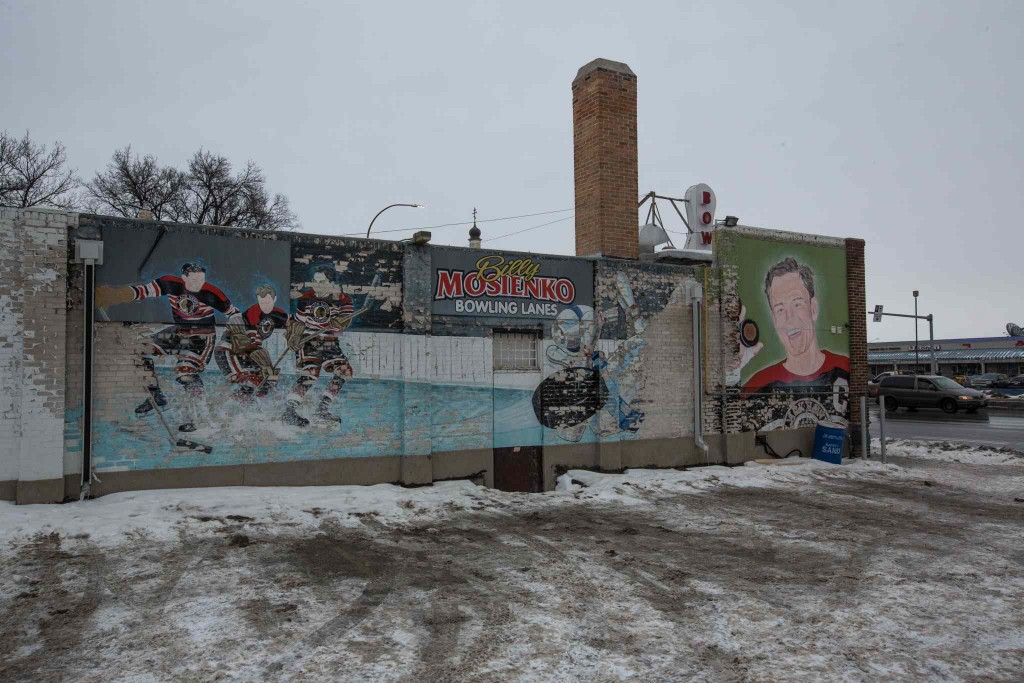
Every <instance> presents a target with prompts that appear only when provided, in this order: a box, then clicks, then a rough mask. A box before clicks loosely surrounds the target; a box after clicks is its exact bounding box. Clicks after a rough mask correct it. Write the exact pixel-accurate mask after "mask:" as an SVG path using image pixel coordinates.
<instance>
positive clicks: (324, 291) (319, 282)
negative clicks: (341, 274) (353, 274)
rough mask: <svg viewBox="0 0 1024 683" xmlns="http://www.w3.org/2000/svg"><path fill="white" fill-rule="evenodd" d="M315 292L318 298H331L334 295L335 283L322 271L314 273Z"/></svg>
mask: <svg viewBox="0 0 1024 683" xmlns="http://www.w3.org/2000/svg"><path fill="white" fill-rule="evenodd" d="M313 291H314V292H315V293H316V295H317V296H330V295H331V294H333V293H334V283H332V282H331V279H330V278H329V277H327V273H323V272H321V271H317V272H315V273H313Z"/></svg>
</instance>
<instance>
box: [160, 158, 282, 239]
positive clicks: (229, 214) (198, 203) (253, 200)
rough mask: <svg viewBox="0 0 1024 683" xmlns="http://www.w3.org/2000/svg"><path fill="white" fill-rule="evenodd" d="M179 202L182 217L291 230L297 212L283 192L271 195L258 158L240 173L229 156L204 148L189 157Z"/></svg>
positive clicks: (193, 219) (178, 206)
mask: <svg viewBox="0 0 1024 683" xmlns="http://www.w3.org/2000/svg"><path fill="white" fill-rule="evenodd" d="M184 178H185V181H184V187H183V190H182V192H181V193H180V195H179V198H180V201H179V204H178V205H177V210H178V216H179V220H185V221H188V222H190V223H204V224H207V225H227V226H234V227H239V228H249V229H254V230H291V229H293V228H294V227H296V225H297V221H296V218H295V214H293V213H292V212H291V210H290V208H289V206H288V199H287V198H286V197H284V196H283V195H280V194H278V195H274V196H273V197H271V196H270V194H269V192H267V188H266V179H265V178H264V176H263V171H262V170H261V169H260V167H259V166H257V165H256V164H255V163H254V162H252V161H249V162H248V163H246V165H245V168H243V169H242V170H241V171H239V172H238V173H237V174H236V173H234V172H233V169H232V166H231V162H230V161H228V159H227V157H224V156H220V155H217V154H213V153H212V152H208V151H206V150H202V149H200V150H199V151H198V152H196V153H195V154H193V155H192V158H191V159H189V162H188V169H187V170H186V171H185V172H184Z"/></svg>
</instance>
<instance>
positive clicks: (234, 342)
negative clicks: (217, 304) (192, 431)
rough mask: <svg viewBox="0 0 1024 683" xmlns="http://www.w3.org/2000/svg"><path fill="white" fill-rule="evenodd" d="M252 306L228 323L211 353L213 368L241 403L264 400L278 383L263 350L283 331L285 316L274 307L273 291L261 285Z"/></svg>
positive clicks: (275, 292)
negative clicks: (232, 387)
mask: <svg viewBox="0 0 1024 683" xmlns="http://www.w3.org/2000/svg"><path fill="white" fill-rule="evenodd" d="M255 294H256V303H255V304H253V305H252V306H250V307H249V308H247V309H246V310H245V312H244V313H242V315H241V320H238V319H237V318H236V319H232V320H229V321H228V325H227V329H226V330H225V332H224V335H223V337H222V338H221V341H220V344H218V346H217V349H216V350H215V351H214V358H215V359H216V361H217V367H218V368H220V371H221V373H223V374H224V377H225V378H226V379H227V380H228V382H229V383H231V384H232V385H233V386H234V391H233V392H232V396H233V397H234V398H235V399H237V400H239V401H240V402H243V403H251V402H252V399H253V398H254V397H258V398H262V397H264V396H266V395H267V394H268V393H269V392H270V389H271V388H272V387H274V386H275V385H276V384H277V381H278V379H280V376H281V374H280V371H279V370H278V368H277V365H276V364H275V363H274V362H273V361H272V360H271V357H270V353H269V352H268V351H267V349H266V348H265V347H264V344H265V342H266V341H267V340H268V339H270V337H271V335H273V334H274V331H275V330H279V329H285V328H286V326H287V324H288V320H289V318H288V314H287V313H285V312H284V311H283V310H282V309H280V308H278V307H277V290H275V289H274V286H273V285H269V284H265V285H260V286H259V287H257V288H256V292H255Z"/></svg>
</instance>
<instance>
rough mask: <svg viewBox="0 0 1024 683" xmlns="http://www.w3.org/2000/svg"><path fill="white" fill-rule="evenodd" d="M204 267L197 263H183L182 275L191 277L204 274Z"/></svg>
mask: <svg viewBox="0 0 1024 683" xmlns="http://www.w3.org/2000/svg"><path fill="white" fill-rule="evenodd" d="M205 272H206V266H204V265H202V264H199V263H185V264H183V265H182V266H181V274H182V275H191V274H192V273H205Z"/></svg>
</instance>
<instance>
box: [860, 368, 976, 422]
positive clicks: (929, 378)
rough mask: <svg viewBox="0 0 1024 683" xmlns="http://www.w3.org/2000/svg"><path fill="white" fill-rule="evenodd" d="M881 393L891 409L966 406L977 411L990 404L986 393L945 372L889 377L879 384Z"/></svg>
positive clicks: (887, 406)
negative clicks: (963, 383) (940, 373)
mask: <svg viewBox="0 0 1024 683" xmlns="http://www.w3.org/2000/svg"><path fill="white" fill-rule="evenodd" d="M878 392H879V396H880V398H881V399H882V404H883V405H884V406H885V409H886V410H887V411H890V412H892V411H894V410H898V409H899V408H907V409H909V410H916V409H918V408H940V409H942V410H943V411H944V412H947V413H955V412H956V411H958V410H960V409H961V408H963V409H964V410H966V411H967V412H968V413H973V412H975V411H977V410H978V408H984V407H985V406H986V405H988V399H986V398H985V395H984V394H983V393H981V392H980V391H978V390H976V389H968V388H966V387H962V386H960V385H959V384H957V383H956V382H954V381H953V380H951V379H950V378H948V377H943V376H941V375H900V376H895V377H885V378H883V379H882V381H881V383H880V384H879V385H878Z"/></svg>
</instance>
